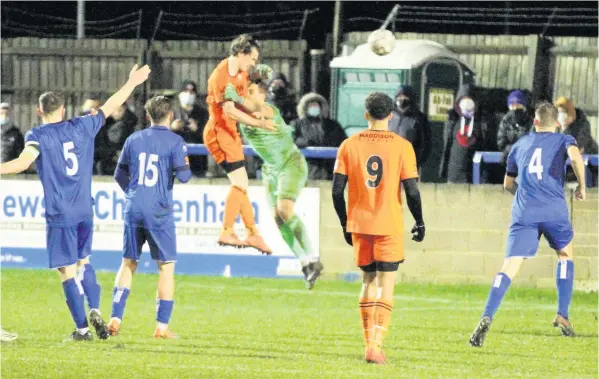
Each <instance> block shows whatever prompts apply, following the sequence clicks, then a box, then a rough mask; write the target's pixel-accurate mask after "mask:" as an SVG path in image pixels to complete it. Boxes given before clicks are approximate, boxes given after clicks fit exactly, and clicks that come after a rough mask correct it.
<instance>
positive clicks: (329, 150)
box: [187, 144, 599, 187]
mask: <svg viewBox="0 0 599 379" xmlns="http://www.w3.org/2000/svg"><path fill="white" fill-rule="evenodd" d="M300 151H301V152H302V154H304V156H305V157H306V158H316V159H335V158H337V148H336V147H306V148H304V149H300ZM187 153H188V154H190V155H208V154H209V152H208V149H207V148H206V145H202V144H188V145H187ZM243 153H244V154H245V155H249V156H252V157H255V156H257V155H258V154H256V152H255V151H254V149H252V147H251V146H247V145H244V146H243ZM501 154H502V153H501V152H500V151H477V152H476V153H475V154H474V158H473V159H472V184H480V170H481V163H483V162H485V163H495V164H498V163H501ZM582 158H583V160H584V164H585V166H587V172H586V177H587V187H590V186H592V184H593V183H592V177H591V172H590V169H589V165H593V166H599V155H589V154H584V155H583V156H582ZM566 164H567V165H570V160H569V159H568V161H567V162H566Z"/></svg>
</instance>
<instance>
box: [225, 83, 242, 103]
mask: <svg viewBox="0 0 599 379" xmlns="http://www.w3.org/2000/svg"><path fill="white" fill-rule="evenodd" d="M224 98H225V100H228V101H232V102H234V103H235V104H241V103H243V97H241V96H239V94H238V93H237V90H235V86H234V85H233V84H231V83H229V84H227V86H226V87H225V95H224Z"/></svg>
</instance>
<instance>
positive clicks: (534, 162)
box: [528, 147, 543, 180]
mask: <svg viewBox="0 0 599 379" xmlns="http://www.w3.org/2000/svg"><path fill="white" fill-rule="evenodd" d="M542 150H543V149H541V148H540V147H538V148H536V149H535V152H534V153H533V154H532V158H531V159H530V163H529V164H528V172H529V173H530V174H537V179H539V180H541V179H543V161H542V160H541V151H542Z"/></svg>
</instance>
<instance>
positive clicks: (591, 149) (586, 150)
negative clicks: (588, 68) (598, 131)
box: [555, 96, 597, 154]
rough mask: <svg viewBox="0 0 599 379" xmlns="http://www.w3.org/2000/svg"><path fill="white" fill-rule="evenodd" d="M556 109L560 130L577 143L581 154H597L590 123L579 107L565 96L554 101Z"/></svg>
mask: <svg viewBox="0 0 599 379" xmlns="http://www.w3.org/2000/svg"><path fill="white" fill-rule="evenodd" d="M555 106H556V107H557V110H558V112H559V113H558V115H557V120H558V121H559V123H560V125H561V131H562V133H564V134H569V135H571V136H572V137H574V139H576V143H577V144H578V148H579V149H580V153H581V154H597V142H596V141H595V140H594V139H593V136H592V134H591V124H590V123H589V120H587V117H586V115H585V114H584V112H583V111H582V110H581V109H580V108H576V107H575V106H574V102H573V101H572V100H571V99H568V98H567V97H565V96H562V97H560V98H559V99H557V100H556V101H555Z"/></svg>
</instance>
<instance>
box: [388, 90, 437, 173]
mask: <svg viewBox="0 0 599 379" xmlns="http://www.w3.org/2000/svg"><path fill="white" fill-rule="evenodd" d="M389 131H391V132H394V133H395V134H397V135H399V136H401V137H403V138H405V139H407V140H408V141H410V143H411V144H412V147H414V152H415V153H416V162H417V164H418V167H419V168H420V167H421V166H422V164H423V163H424V162H426V160H427V158H428V156H429V154H430V152H431V129H430V126H429V124H428V120H427V119H426V117H425V116H424V114H422V112H420V110H419V109H418V104H417V102H416V93H415V92H414V90H413V89H412V87H410V86H408V85H401V86H399V88H398V89H397V92H396V93H395V106H394V107H393V118H392V119H391V121H389Z"/></svg>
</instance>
